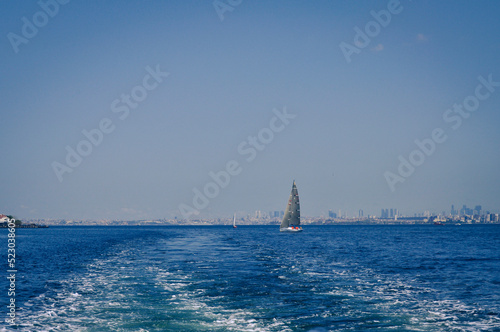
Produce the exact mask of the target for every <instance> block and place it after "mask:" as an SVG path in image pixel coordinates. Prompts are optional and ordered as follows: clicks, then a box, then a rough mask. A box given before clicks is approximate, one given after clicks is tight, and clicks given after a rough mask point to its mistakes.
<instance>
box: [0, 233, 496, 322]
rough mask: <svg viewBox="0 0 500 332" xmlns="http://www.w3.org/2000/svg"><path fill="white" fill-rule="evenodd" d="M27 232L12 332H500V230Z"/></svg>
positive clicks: (3, 236) (21, 243) (21, 240)
mask: <svg viewBox="0 0 500 332" xmlns="http://www.w3.org/2000/svg"><path fill="white" fill-rule="evenodd" d="M16 233H17V237H16V241H17V242H16V245H17V248H16V250H17V251H16V254H17V270H18V273H17V280H16V303H17V305H18V308H17V317H16V318H17V322H18V324H19V325H18V326H17V328H11V327H7V324H6V323H5V322H4V318H6V317H7V316H6V314H7V307H6V305H7V300H8V298H7V289H8V283H7V280H6V278H5V277H2V278H1V280H0V287H1V292H2V296H0V300H1V308H3V309H1V310H0V311H1V312H0V314H1V315H2V324H3V327H2V329H3V330H4V331H9V330H17V331H317V332H319V331H372V330H374V331H500V225H462V226H305V227H304V232H302V233H296V234H285V233H280V232H279V229H278V228H277V227H275V226H274V227H273V226H239V227H238V228H237V229H233V228H232V227H231V226H205V227H195V226H178V227H177V226H165V227H50V228H48V229H18V230H17V231H16ZM0 241H1V242H3V243H4V244H2V247H4V248H6V247H7V230H1V233H0ZM6 253H7V250H6V249H4V250H3V251H2V256H1V259H2V266H4V268H3V271H4V272H3V273H4V275H5V276H7V269H8V267H7V255H6Z"/></svg>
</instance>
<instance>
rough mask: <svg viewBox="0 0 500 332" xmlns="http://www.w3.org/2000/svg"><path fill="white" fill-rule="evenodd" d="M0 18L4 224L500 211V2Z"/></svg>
mask: <svg viewBox="0 0 500 332" xmlns="http://www.w3.org/2000/svg"><path fill="white" fill-rule="evenodd" d="M221 3H222V4H223V5H221ZM229 3H232V4H233V5H230V4H229ZM214 4H215V5H214ZM224 8H225V9H224ZM229 8H230V9H229ZM0 9H1V10H0V17H1V22H0V32H1V35H2V36H3V38H2V42H1V43H0V53H1V54H2V60H3V61H2V62H1V63H0V73H1V76H0V77H1V90H0V91H1V92H0V93H1V100H2V108H1V110H0V112H1V113H0V114H1V124H2V130H1V131H0V151H1V155H2V157H3V162H2V166H1V172H0V185H1V187H2V189H3V190H2V194H1V195H0V213H5V214H12V215H15V216H17V217H19V218H21V219H37V218H56V219H59V218H61V219H121V220H137V219H161V218H172V217H175V216H178V217H180V218H182V217H183V215H182V211H180V209H182V208H181V207H183V206H184V207H188V208H192V210H186V211H191V212H192V211H193V210H196V212H197V213H196V214H195V213H192V214H191V213H189V212H188V214H189V216H190V217H192V218H209V217H228V216H231V215H232V214H233V213H234V212H237V213H247V214H251V213H253V212H254V211H255V210H261V211H263V212H269V211H274V210H284V209H285V206H286V203H287V199H288V195H289V193H290V189H291V185H292V181H293V180H294V179H295V181H296V183H297V187H298V191H299V195H300V199H301V208H302V211H301V213H302V214H303V215H306V216H319V215H325V214H327V212H328V210H334V211H338V210H339V209H341V210H342V211H348V213H350V214H354V213H357V211H358V210H359V209H363V210H364V214H365V216H366V215H368V214H371V215H380V209H382V208H397V209H398V210H399V211H400V212H401V213H402V214H407V215H413V213H420V212H423V211H425V210H429V211H431V212H441V211H448V212H449V210H450V206H451V205H452V204H454V205H455V208H458V209H459V208H460V207H461V206H462V205H463V204H466V205H468V206H469V207H473V206H475V205H482V207H483V210H489V211H492V212H496V213H498V212H499V211H500V186H499V185H498V184H499V183H500V172H498V169H499V168H500V153H499V151H500V130H499V125H500V70H499V69H500V68H499V61H498V59H500V39H499V38H498V37H499V36H498V35H499V31H500V22H499V20H498V17H499V16H500V3H498V2H495V1H483V2H480V3H475V2H470V1H440V2H430V1H409V0H406V1H405V0H401V1H396V0H389V1H385V0H384V1H357V2H347V1H344V2H331V1H326V0H325V1H316V2H314V3H312V2H310V1H299V0H295V1H283V0H280V1H240V2H238V1H233V2H228V1H226V0H220V1H206V2H198V1H192V0H188V1H182V2H160V1H149V2H144V1H127V2H119V1H106V2H98V1H89V2H77V1H69V2H67V3H66V1H62V0H60V2H57V1H56V0H41V1H39V2H36V1H32V2H12V1H9V2H5V1H4V2H2V3H0ZM40 13H42V14H40ZM387 13H389V14H388V15H387ZM35 23H36V24H35ZM360 31H361V32H360ZM82 142H83V143H82ZM415 151H416V152H415ZM211 172H212V173H211ZM221 172H223V173H221ZM226 174H228V176H227V175H226ZM210 183H213V185H211V184H210ZM207 186H208V189H206V187H207ZM198 191H199V193H201V194H202V195H203V196H204V197H205V199H203V198H202V199H199V198H198V201H197V202H193V200H194V199H196V197H197V195H199V194H197V193H198ZM207 196H211V197H207ZM196 205H198V208H197V207H196Z"/></svg>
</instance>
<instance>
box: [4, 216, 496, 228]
mask: <svg viewBox="0 0 500 332" xmlns="http://www.w3.org/2000/svg"><path fill="white" fill-rule="evenodd" d="M280 221H281V220H279V219H278V218H273V219H265V218H262V219H258V218H239V219H238V218H237V220H236V222H237V223H238V225H247V226H250V225H255V226H265V225H268V226H279V224H280ZM28 222H29V223H27V224H22V225H21V226H17V225H16V227H18V228H46V227H49V226H225V225H227V226H230V225H232V223H233V219H232V217H231V218H229V217H228V218H212V219H210V218H207V219H192V220H189V219H156V220H147V219H143V220H107V219H102V220H75V219H71V220H65V219H36V220H30V221H28ZM301 224H303V225H445V226H446V225H451V226H460V225H478V224H482V225H492V224H497V225H499V224H500V222H498V221H485V220H481V219H473V218H443V217H435V216H431V217H409V218H397V219H394V218H393V219H385V218H324V217H323V218H322V217H305V218H303V220H302V222H301ZM5 227H7V226H6V223H4V224H1V223H0V228H5Z"/></svg>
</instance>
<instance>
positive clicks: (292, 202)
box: [280, 180, 302, 233]
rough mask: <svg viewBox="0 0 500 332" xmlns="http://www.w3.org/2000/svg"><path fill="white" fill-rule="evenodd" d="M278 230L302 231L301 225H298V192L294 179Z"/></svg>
mask: <svg viewBox="0 0 500 332" xmlns="http://www.w3.org/2000/svg"><path fill="white" fill-rule="evenodd" d="M280 232H289V233H295V232H302V227H300V203H299V192H298V191H297V186H296V185H295V180H294V181H293V185H292V192H291V193H290V198H288V205H287V206H286V210H285V215H284V216H283V221H282V222H281V226H280Z"/></svg>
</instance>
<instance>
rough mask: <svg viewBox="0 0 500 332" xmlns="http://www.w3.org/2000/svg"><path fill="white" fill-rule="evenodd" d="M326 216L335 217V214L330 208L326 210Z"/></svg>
mask: <svg viewBox="0 0 500 332" xmlns="http://www.w3.org/2000/svg"><path fill="white" fill-rule="evenodd" d="M328 218H337V214H336V213H335V212H333V211H332V210H328Z"/></svg>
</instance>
